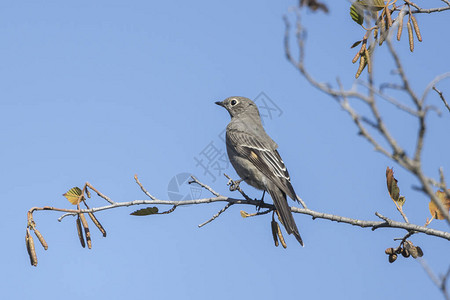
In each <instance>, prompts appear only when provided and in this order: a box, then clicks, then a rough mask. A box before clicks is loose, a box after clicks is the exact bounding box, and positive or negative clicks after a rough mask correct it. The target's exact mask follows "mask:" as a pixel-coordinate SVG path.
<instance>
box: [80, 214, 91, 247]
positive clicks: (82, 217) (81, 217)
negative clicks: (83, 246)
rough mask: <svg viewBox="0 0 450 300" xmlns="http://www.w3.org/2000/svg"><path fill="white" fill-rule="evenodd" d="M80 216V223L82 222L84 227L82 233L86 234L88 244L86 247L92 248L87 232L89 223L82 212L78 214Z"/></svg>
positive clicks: (89, 235)
mask: <svg viewBox="0 0 450 300" xmlns="http://www.w3.org/2000/svg"><path fill="white" fill-rule="evenodd" d="M78 215H79V216H80V220H81V224H83V228H84V234H85V235H86V242H87V245H88V248H89V249H91V248H92V242H91V233H90V232H89V225H88V223H87V221H86V218H85V217H84V214H78Z"/></svg>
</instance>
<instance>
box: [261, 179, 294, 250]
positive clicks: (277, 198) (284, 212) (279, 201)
mask: <svg viewBox="0 0 450 300" xmlns="http://www.w3.org/2000/svg"><path fill="white" fill-rule="evenodd" d="M268 192H269V194H270V197H272V200H273V204H275V208H276V210H277V211H278V213H279V216H280V217H281V223H283V225H284V228H286V231H287V233H288V234H291V233H293V234H294V236H295V238H296V239H297V241H298V242H299V243H300V245H302V246H303V240H302V238H301V236H300V233H299V232H298V228H297V225H296V224H295V220H294V217H293V216H292V212H291V208H290V207H289V204H288V203H287V199H286V194H285V193H284V192H283V191H281V190H280V189H279V188H278V187H273V188H270V189H268Z"/></svg>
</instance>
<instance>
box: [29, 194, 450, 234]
mask: <svg viewBox="0 0 450 300" xmlns="http://www.w3.org/2000/svg"><path fill="white" fill-rule="evenodd" d="M214 202H228V204H230V206H231V205H232V204H243V205H251V206H256V207H262V208H266V209H268V210H269V211H271V210H275V206H274V205H272V204H268V203H261V201H258V200H243V199H236V198H229V197H225V196H218V197H212V198H202V199H193V200H182V201H173V200H159V199H155V200H134V201H129V202H114V204H111V205H106V206H101V207H94V208H90V209H80V210H78V209H64V208H56V207H50V206H44V207H33V208H31V209H30V212H31V213H33V212H35V211H41V210H53V211H59V212H65V213H66V214H64V215H62V216H61V217H59V219H58V221H61V220H62V219H63V218H64V217H66V216H69V215H71V216H76V215H78V214H80V213H81V214H83V213H95V212H98V211H103V210H109V209H114V208H119V207H128V206H135V205H155V204H156V205H170V206H183V205H193V204H196V205H199V204H208V203H214ZM224 210H226V209H224ZM291 211H292V212H294V213H299V214H304V215H309V216H311V217H313V219H325V220H330V221H335V222H339V223H346V224H350V225H354V226H359V227H363V228H366V227H371V228H372V230H375V229H378V228H399V229H404V230H407V231H411V230H414V231H417V232H422V233H425V234H428V235H432V236H436V237H440V238H444V239H447V240H450V232H445V231H440V230H436V229H431V228H427V227H425V226H419V225H415V224H410V223H403V222H397V221H393V220H391V219H388V218H386V217H384V216H382V215H380V214H379V213H376V215H377V216H378V217H380V218H382V219H383V220H384V222H382V221H381V222H380V221H363V220H359V219H352V218H347V217H342V216H337V215H332V214H327V213H321V212H317V211H314V210H311V209H307V208H300V207H291ZM265 213H266V212H265ZM260 214H262V213H260ZM219 215H220V214H219Z"/></svg>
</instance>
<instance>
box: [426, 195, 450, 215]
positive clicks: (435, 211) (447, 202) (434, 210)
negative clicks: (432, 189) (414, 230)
mask: <svg viewBox="0 0 450 300" xmlns="http://www.w3.org/2000/svg"><path fill="white" fill-rule="evenodd" d="M448 191H449V192H450V189H449V190H448ZM435 195H436V197H438V198H439V200H440V201H441V203H442V204H443V205H444V207H445V208H446V209H447V211H449V210H450V198H447V195H446V194H445V192H444V191H436V194H435ZM428 208H429V210H430V213H431V215H432V216H433V217H434V218H435V219H438V220H444V219H445V217H444V215H443V214H442V212H441V211H440V210H439V208H438V207H437V206H436V204H434V202H433V201H430V203H428Z"/></svg>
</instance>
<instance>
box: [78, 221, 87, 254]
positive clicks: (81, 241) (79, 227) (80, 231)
mask: <svg viewBox="0 0 450 300" xmlns="http://www.w3.org/2000/svg"><path fill="white" fill-rule="evenodd" d="M77 232H78V238H79V239H80V243H81V247H83V248H84V247H86V243H85V242H84V237H83V231H82V229H81V221H80V217H79V216H78V218H77Z"/></svg>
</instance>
